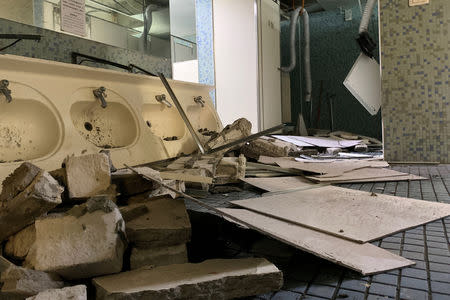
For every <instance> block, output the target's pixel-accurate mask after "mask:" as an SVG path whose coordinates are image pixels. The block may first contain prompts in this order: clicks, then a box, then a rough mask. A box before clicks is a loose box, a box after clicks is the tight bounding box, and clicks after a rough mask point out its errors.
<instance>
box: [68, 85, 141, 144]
mask: <svg viewBox="0 0 450 300" xmlns="http://www.w3.org/2000/svg"><path fill="white" fill-rule="evenodd" d="M93 89H94V88H87V89H86V90H87V91H78V92H77V94H81V93H83V92H87V94H88V95H89V94H90V95H91V99H89V100H87V99H86V100H87V101H78V102H75V103H74V104H72V106H71V108H70V116H71V118H72V122H73V125H74V126H75V128H76V129H77V131H78V133H79V134H80V135H81V136H83V137H84V138H85V139H86V140H87V141H89V142H90V143H92V144H94V145H95V146H97V147H99V148H103V149H111V148H122V147H128V146H130V145H132V144H133V142H134V141H135V140H136V138H137V136H138V127H137V124H136V120H135V118H134V116H133V113H132V112H131V111H130V109H129V108H128V107H127V106H126V104H122V103H119V102H116V101H121V100H122V99H121V97H120V96H119V95H117V94H116V93H114V92H111V91H107V93H108V97H107V98H106V102H107V107H106V108H103V107H101V105H100V101H99V100H97V99H96V98H95V97H94V96H93V94H92V90H93ZM83 94H84V93H83ZM121 102H122V101H121Z"/></svg>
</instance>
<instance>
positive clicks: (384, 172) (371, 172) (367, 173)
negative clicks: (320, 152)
mask: <svg viewBox="0 0 450 300" xmlns="http://www.w3.org/2000/svg"><path fill="white" fill-rule="evenodd" d="M407 175H410V174H408V173H402V172H398V171H394V170H391V169H384V168H362V169H358V170H352V171H348V172H345V173H343V174H342V175H340V176H333V177H329V176H319V175H318V176H306V178H308V179H311V180H313V181H315V182H321V183H324V182H328V183H338V182H342V181H346V182H348V181H353V180H362V179H365V180H369V179H370V180H369V181H371V180H372V179H376V178H387V177H396V176H407Z"/></svg>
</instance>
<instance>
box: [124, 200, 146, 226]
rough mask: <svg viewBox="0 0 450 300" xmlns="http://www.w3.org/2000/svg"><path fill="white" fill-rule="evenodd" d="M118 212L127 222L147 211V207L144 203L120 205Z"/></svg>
mask: <svg viewBox="0 0 450 300" xmlns="http://www.w3.org/2000/svg"><path fill="white" fill-rule="evenodd" d="M120 213H121V214H122V218H123V220H124V221H125V222H128V221H131V220H133V219H136V218H138V217H140V216H142V215H145V214H146V213H148V207H147V205H145V204H140V205H139V204H137V205H128V206H124V207H121V208H120Z"/></svg>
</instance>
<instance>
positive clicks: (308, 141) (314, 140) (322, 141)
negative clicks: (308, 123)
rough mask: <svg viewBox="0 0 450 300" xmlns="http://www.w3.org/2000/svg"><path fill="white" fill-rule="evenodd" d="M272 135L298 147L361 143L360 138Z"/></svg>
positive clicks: (323, 146)
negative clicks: (337, 138)
mask: <svg viewBox="0 0 450 300" xmlns="http://www.w3.org/2000/svg"><path fill="white" fill-rule="evenodd" d="M273 137H275V138H277V139H280V140H282V141H286V142H290V143H292V144H294V145H296V146H299V147H314V146H316V147H321V148H349V147H354V146H356V145H358V144H360V143H361V140H335V139H333V138H325V137H312V136H295V135H273Z"/></svg>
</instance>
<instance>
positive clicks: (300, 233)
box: [220, 208, 415, 275]
mask: <svg viewBox="0 0 450 300" xmlns="http://www.w3.org/2000/svg"><path fill="white" fill-rule="evenodd" d="M220 210H221V211H222V212H224V213H226V214H229V215H232V216H234V217H235V218H236V219H240V220H242V221H243V223H245V224H244V225H245V226H247V227H250V228H252V229H254V230H256V231H259V232H261V233H262V234H265V235H268V236H270V237H272V238H274V239H277V240H279V241H281V242H283V243H286V244H289V245H291V246H293V247H295V248H298V249H301V250H303V251H306V252H309V253H311V254H313V255H315V256H318V257H320V258H323V259H326V260H328V261H331V262H333V263H336V264H338V265H341V266H344V267H347V268H349V269H352V270H354V271H357V272H359V273H361V274H363V275H371V274H376V273H382V272H387V271H390V270H393V269H397V268H404V267H407V266H411V265H414V264H415V263H414V262H413V261H410V260H408V259H406V258H403V257H401V256H398V255H395V254H393V253H391V252H389V251H386V250H384V249H381V248H378V247H376V246H374V245H372V244H358V243H354V242H351V241H348V240H345V239H341V238H338V237H335V236H332V235H329V234H325V233H322V232H319V231H316V230H312V229H309V228H306V227H303V226H298V225H295V224H293V223H290V222H285V221H281V220H278V219H275V218H270V217H267V216H264V215H261V214H258V213H255V212H252V211H249V210H245V209H229V208H221V209H220Z"/></svg>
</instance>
